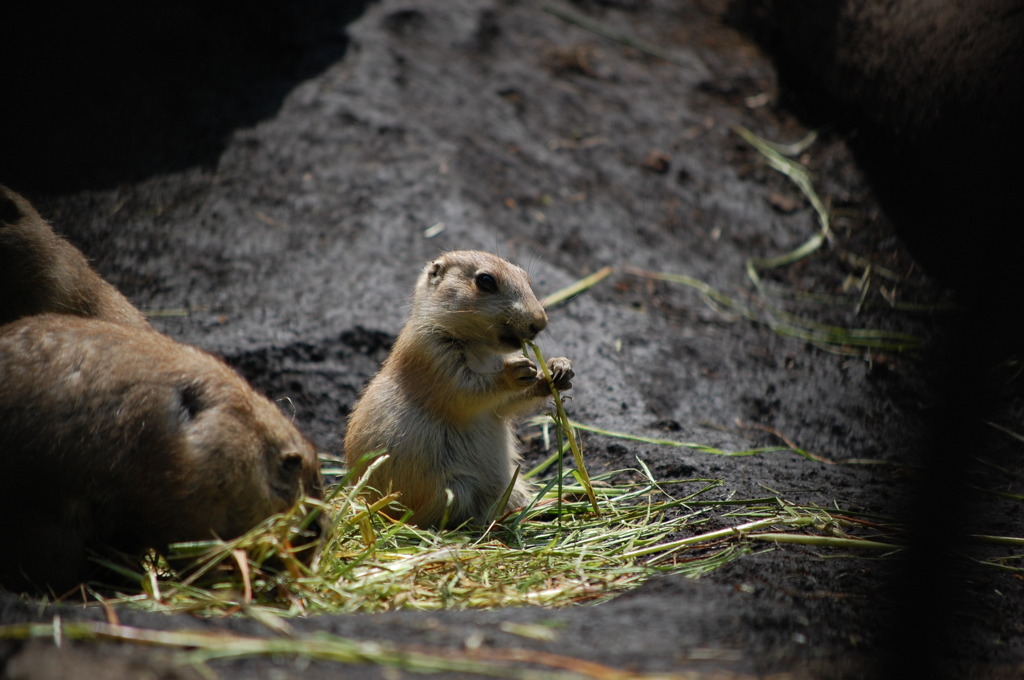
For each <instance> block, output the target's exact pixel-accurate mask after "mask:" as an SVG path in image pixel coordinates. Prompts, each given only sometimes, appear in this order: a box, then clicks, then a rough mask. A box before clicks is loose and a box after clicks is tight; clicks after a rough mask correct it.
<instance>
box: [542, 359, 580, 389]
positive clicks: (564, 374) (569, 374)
mask: <svg viewBox="0 0 1024 680" xmlns="http://www.w3.org/2000/svg"><path fill="white" fill-rule="evenodd" d="M548 371H550V372H551V384H552V385H554V386H555V389H556V390H559V391H562V390H568V389H570V388H571V387H572V379H573V377H575V375H576V373H575V372H574V371H573V370H572V362H571V361H569V360H568V359H566V358H565V357H555V358H554V359H548Z"/></svg>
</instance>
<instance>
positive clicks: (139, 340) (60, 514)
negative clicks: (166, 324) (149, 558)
mask: <svg viewBox="0 0 1024 680" xmlns="http://www.w3.org/2000/svg"><path fill="white" fill-rule="evenodd" d="M0 385H2V386H3V387H2V389H0V423H2V426H0V517H2V518H3V521H2V522H0V546H3V549H2V550H0V584H2V585H4V586H5V587H8V588H11V589H33V590H36V589H45V588H46V587H52V588H54V589H55V590H58V591H59V590H60V589H62V588H66V587H69V586H73V585H74V584H75V583H78V582H79V581H80V580H81V579H83V578H86V577H87V576H89V569H88V564H87V561H86V555H87V551H89V550H101V549H106V548H113V549H116V550H119V551H122V552H126V553H136V552H138V551H141V550H142V549H144V548H150V547H153V548H158V549H159V548H163V547H165V546H166V545H167V544H168V543H171V542H178V541H188V540H203V539H210V538H213V537H215V536H219V537H221V538H225V539H227V538H231V537H234V536H237V535H239V534H241V533H244V532H245V531H247V530H249V529H250V528H252V527H253V526H255V525H256V524H258V523H259V522H260V521H262V520H263V519H265V518H266V517H268V516H270V515H272V514H274V513H275V512H279V511H282V510H285V509H287V508H288V507H290V506H291V505H292V504H293V503H294V502H295V501H297V500H298V499H299V498H300V497H301V496H303V495H306V494H308V495H319V494H320V491H321V488H320V487H321V481H320V473H319V468H318V464H317V456H316V451H315V449H314V447H313V446H312V445H311V444H310V443H309V442H308V441H307V440H306V439H305V438H304V437H303V436H302V435H301V434H299V432H298V430H296V429H295V427H294V426H293V425H292V424H291V423H290V422H289V421H288V420H287V419H286V418H285V417H284V415H282V414H281V412H280V411H279V410H278V409H277V407H276V406H275V405H274V404H272V403H271V402H269V401H268V400H267V399H265V398H264V397H262V396H260V395H259V394H257V393H256V392H254V391H253V390H252V389H251V388H250V387H249V385H248V384H247V383H246V382H245V381H244V380H242V378H241V377H240V376H238V375H237V374H236V373H235V372H234V371H232V370H231V369H230V368H229V367H228V366H227V365H225V364H224V363H223V362H221V361H220V360H218V359H215V358H214V357H212V356H210V355H209V354H206V353H205V352H202V351H200V350H198V349H195V348H194V347H189V346H186V345H182V344H179V343H177V342H174V341H173V340H171V339H170V338H167V337H165V336H163V335H160V334H158V333H155V332H153V331H148V330H139V329H137V328H132V327H127V326H121V325H117V324H111V323H107V322H105V321H100V320H96V319H83V318H78V317H74V316H66V315H53V314H43V315H37V316H32V317H27V318H24V319H21V320H18V321H14V322H12V323H9V324H7V325H5V326H2V327H0Z"/></svg>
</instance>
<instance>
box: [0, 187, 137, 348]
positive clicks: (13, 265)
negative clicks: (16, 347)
mask: <svg viewBox="0 0 1024 680" xmlns="http://www.w3.org/2000/svg"><path fill="white" fill-rule="evenodd" d="M47 312H54V313H59V314H74V315H76V316H86V317H94V318H98V319H106V320H107V321H111V322H113V323H118V324H121V325H124V326H133V327H135V328H146V329H148V328H150V325H149V322H148V321H146V317H145V316H143V314H142V312H140V311H139V310H138V309H136V308H135V307H133V306H132V304H131V303H130V302H128V300H127V299H125V297H124V296H123V295H121V293H120V292H119V291H118V290H117V289H116V288H114V287H113V286H112V285H110V284H109V283H107V282H106V281H104V280H103V278H102V277H100V275H99V274H97V273H96V272H95V270H93V268H92V267H90V266H89V262H88V261H87V260H86V259H85V256H84V255H82V253H81V252H80V251H79V250H78V249H77V248H75V247H74V246H73V245H71V244H70V243H68V242H67V241H66V240H65V239H63V238H61V237H60V236H58V235H57V234H55V233H54V231H53V229H51V228H50V225H49V224H47V223H46V221H45V220H44V219H43V218H42V217H40V216H39V213H38V212H36V210H35V208H33V207H32V204H31V203H29V202H28V201H27V200H25V199H24V198H23V197H22V196H20V195H18V194H16V193H14V192H13V191H11V190H10V189H8V188H7V187H4V186H0V325H2V324H5V323H7V322H9V321H14V320H15V319H18V318H21V317H23V316H31V315H33V314H44V313H47Z"/></svg>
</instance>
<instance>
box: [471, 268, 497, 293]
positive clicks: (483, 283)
mask: <svg viewBox="0 0 1024 680" xmlns="http://www.w3.org/2000/svg"><path fill="white" fill-rule="evenodd" d="M476 287H477V288H479V289H480V290H482V291H483V292H485V293H497V292H498V279H496V278H494V276H493V275H492V274H488V273H487V272H480V273H479V274H477V275H476Z"/></svg>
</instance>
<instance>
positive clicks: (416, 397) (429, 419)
mask: <svg viewBox="0 0 1024 680" xmlns="http://www.w3.org/2000/svg"><path fill="white" fill-rule="evenodd" d="M547 323H548V319H547V315H546V314H545V312H544V308H543V306H542V305H541V304H540V302H539V301H538V300H537V297H536V295H534V293H533V290H532V289H531V287H530V281H529V278H528V277H527V275H526V272H524V271H523V270H522V269H520V268H519V267H517V266H515V265H513V264H511V263H509V262H506V261H505V260H503V259H501V258H499V257H496V256H494V255H491V254H489V253H483V252H477V251H454V252H449V253H446V254H444V255H442V256H441V257H439V258H437V259H436V260H434V261H433V262H431V263H429V264H428V265H427V266H426V268H424V270H423V272H422V274H421V275H420V277H419V279H418V281H417V283H416V288H415V293H414V296H413V307H412V313H411V315H410V317H409V320H408V321H407V322H406V324H405V327H404V328H403V329H402V332H401V333H400V334H399V336H398V339H397V340H396V341H395V345H394V348H393V349H392V350H391V354H390V355H389V356H388V358H387V360H386V361H385V362H384V365H383V366H382V368H381V370H380V372H379V373H378V374H377V375H376V377H374V378H373V380H372V381H371V382H370V384H369V385H367V387H366V390H365V391H364V393H363V395H362V397H361V398H360V400H359V402H358V403H357V404H356V406H355V408H354V410H353V411H352V414H351V416H350V417H349V421H348V430H347V432H346V434H345V457H346V459H347V461H348V463H349V466H350V467H351V468H352V469H353V470H355V471H356V472H357V473H358V472H360V471H362V470H364V469H365V468H366V465H367V461H366V458H367V456H368V455H369V454H373V453H378V452H382V451H384V452H386V453H387V454H388V456H389V458H388V459H387V460H386V461H385V462H384V463H383V464H382V465H381V466H380V467H378V468H377V469H376V470H375V472H374V474H373V476H372V478H371V480H370V485H371V486H372V487H373V488H374V489H376V490H377V491H378V492H380V493H388V492H391V491H399V492H401V498H400V499H399V500H400V502H401V503H402V504H403V505H405V506H406V507H408V508H409V509H411V510H412V511H413V516H412V518H411V520H410V521H411V522H412V523H414V524H417V525H420V526H435V527H436V526H439V525H441V524H442V523H444V524H445V525H446V526H449V527H454V526H457V525H459V524H461V523H463V522H465V521H467V520H468V521H470V522H473V523H476V524H482V523H484V522H485V521H487V519H488V516H489V514H490V513H491V510H492V508H493V506H495V504H496V503H497V502H498V501H499V500H500V499H501V497H502V494H503V493H504V492H505V490H506V488H507V487H508V486H509V484H510V483H511V481H512V477H513V473H514V470H515V468H516V465H517V464H518V462H519V454H518V452H517V449H516V442H515V437H514V434H513V432H512V422H513V420H514V418H515V417H516V416H518V415H521V414H523V413H526V412H529V411H532V410H536V409H538V408H540V407H541V406H542V405H543V404H544V401H545V400H546V399H547V398H548V397H550V395H551V390H550V386H549V385H548V383H547V381H546V380H545V379H544V377H543V374H542V373H540V372H538V370H537V366H536V365H535V364H534V363H533V362H532V361H531V360H530V359H528V358H527V357H525V356H523V354H522V351H521V346H522V345H521V343H522V341H523V340H532V339H533V338H534V337H536V335H537V334H538V333H540V331H542V330H544V328H545V327H546V326H547ZM548 368H549V369H550V371H551V375H552V380H553V381H554V383H555V386H556V387H557V388H558V389H560V390H565V389H569V388H570V387H572V382H571V381H572V378H573V370H572V362H570V361H569V360H568V359H566V358H563V357H560V358H556V359H550V360H548ZM447 491H450V492H451V494H452V500H451V505H450V506H448V494H447ZM530 498H531V494H530V487H529V485H528V484H527V483H526V482H524V481H523V480H521V479H520V480H518V481H517V482H516V484H515V487H514V490H513V492H512V495H511V496H510V498H509V501H508V509H514V508H518V507H522V506H524V505H526V504H528V503H529V501H530ZM495 510H496V512H494V515H495V516H500V515H501V514H502V512H504V510H505V508H497V509H495Z"/></svg>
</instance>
